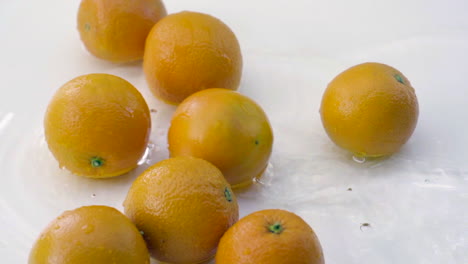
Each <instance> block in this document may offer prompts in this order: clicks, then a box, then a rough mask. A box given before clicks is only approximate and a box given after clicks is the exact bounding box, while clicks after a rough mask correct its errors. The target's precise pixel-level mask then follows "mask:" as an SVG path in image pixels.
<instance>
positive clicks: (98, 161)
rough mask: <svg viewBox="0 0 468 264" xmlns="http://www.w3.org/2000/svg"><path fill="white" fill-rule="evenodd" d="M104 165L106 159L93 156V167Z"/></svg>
mask: <svg viewBox="0 0 468 264" xmlns="http://www.w3.org/2000/svg"><path fill="white" fill-rule="evenodd" d="M102 165H104V160H103V159H102V158H100V157H92V158H91V166H93V168H99V167H101V166H102Z"/></svg>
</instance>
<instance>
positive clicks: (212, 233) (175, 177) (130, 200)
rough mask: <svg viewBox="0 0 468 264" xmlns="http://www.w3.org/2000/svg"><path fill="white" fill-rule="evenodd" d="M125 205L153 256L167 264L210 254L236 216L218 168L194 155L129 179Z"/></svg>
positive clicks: (232, 197) (233, 201)
mask: <svg viewBox="0 0 468 264" xmlns="http://www.w3.org/2000/svg"><path fill="white" fill-rule="evenodd" d="M124 207H125V214H126V215H127V216H128V217H129V218H130V219H131V220H132V221H133V223H135V225H136V226H137V227H138V229H140V230H142V231H143V232H144V238H145V240H146V242H147V245H148V247H149V250H150V253H151V254H152V256H153V257H155V258H156V259H158V260H160V261H164V262H168V263H181V264H182V263H184V264H187V263H200V262H203V261H206V260H208V259H210V258H211V257H213V255H214V254H215V251H216V247H217V245H218V242H219V239H220V238H221V236H222V235H223V234H224V232H225V231H226V230H227V229H228V228H229V227H230V226H231V225H233V224H234V223H235V222H236V221H237V219H238V217H239V209H238V205H237V200H236V197H235V195H234V193H233V192H232V190H231V187H230V185H229V183H228V182H227V181H226V180H225V179H224V177H223V175H222V174H221V172H220V171H219V170H218V169H217V168H216V167H215V166H213V165H212V164H210V163H209V162H207V161H205V160H202V159H197V158H193V157H177V158H170V159H167V160H163V161H161V162H159V163H156V164H155V165H153V166H151V167H150V168H148V169H147V170H146V171H144V172H143V173H142V174H141V175H140V176H139V177H138V178H137V179H136V180H135V182H134V183H133V185H132V187H131V188H130V190H129V192H128V194H127V198H126V199H125V202H124Z"/></svg>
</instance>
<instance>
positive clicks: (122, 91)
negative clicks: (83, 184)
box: [44, 74, 151, 178]
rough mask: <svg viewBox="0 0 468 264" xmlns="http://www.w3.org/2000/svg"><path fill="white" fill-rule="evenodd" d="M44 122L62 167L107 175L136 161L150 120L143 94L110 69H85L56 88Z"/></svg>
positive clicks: (125, 169)
mask: <svg viewBox="0 0 468 264" xmlns="http://www.w3.org/2000/svg"><path fill="white" fill-rule="evenodd" d="M44 128H45V137H46V141H47V144H48V146H49V149H50V151H51V152H52V154H53V155H54V157H55V158H56V159H57V161H58V162H59V165H60V166H61V167H65V168H66V169H68V170H70V171H71V172H73V173H75V174H77V175H81V176H86V177H91V178H105V177H112V176H117V175H120V174H123V173H126V172H128V171H130V170H131V169H133V168H135V167H136V166H137V163H138V160H139V159H140V158H141V156H142V155H143V153H144V152H145V150H146V146H147V142H148V137H149V133H150V128H151V120H150V113H149V109H148V106H147V104H146V102H145V100H144V99H143V97H142V96H141V94H140V93H139V92H138V90H137V89H136V88H135V87H133V85H131V84H130V83H129V82H127V81H125V80H124V79H122V78H119V77H117V76H114V75H110V74H88V75H83V76H80V77H77V78H75V79H73V80H71V81H69V82H68V83H66V84H65V85H63V86H62V87H61V88H60V89H59V90H58V91H57V92H56V93H55V95H54V97H53V98H52V100H51V102H50V103H49V106H48V108H47V112H46V115H45V120H44Z"/></svg>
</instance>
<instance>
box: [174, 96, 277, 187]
mask: <svg viewBox="0 0 468 264" xmlns="http://www.w3.org/2000/svg"><path fill="white" fill-rule="evenodd" d="M168 144H169V152H170V155H171V157H176V156H194V157H198V158H202V159H205V160H207V161H209V162H211V163H212V164H214V165H215V166H217V167H218V168H219V169H220V170H221V171H222V172H223V175H224V177H226V179H227V181H228V182H229V183H230V184H231V185H233V187H234V188H236V187H240V186H244V185H248V184H250V183H252V179H253V178H255V177H260V176H261V174H262V172H263V171H264V170H265V168H266V166H267V164H268V160H269V157H270V154H271V151H272V145H273V132H272V129H271V126H270V123H269V121H268V118H267V116H266V114H265V112H264V111H263V110H262V108H261V107H260V106H259V105H258V104H256V103H255V102H254V101H253V100H251V99H250V98H248V97H246V96H244V95H242V94H240V93H238V92H235V91H230V90H226V89H207V90H203V91H200V92H197V93H195V94H193V95H191V96H190V97H188V98H187V99H185V100H184V101H183V102H182V103H181V104H180V105H179V107H178V108H177V110H176V111H175V113H174V116H173V118H172V121H171V125H170V128H169V132H168Z"/></svg>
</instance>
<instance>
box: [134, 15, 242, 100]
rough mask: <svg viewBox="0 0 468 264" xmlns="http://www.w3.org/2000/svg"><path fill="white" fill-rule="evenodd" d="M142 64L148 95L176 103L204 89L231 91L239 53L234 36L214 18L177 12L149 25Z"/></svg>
mask: <svg viewBox="0 0 468 264" xmlns="http://www.w3.org/2000/svg"><path fill="white" fill-rule="evenodd" d="M143 68H144V71H145V74H146V79H147V81H148V84H149V87H150V88H151V90H152V92H153V94H154V95H156V96H157V97H159V98H160V99H162V100H164V101H166V102H169V103H172V104H178V103H180V102H181V101H182V100H183V99H185V98H186V97H187V96H189V95H191V94H193V93H195V92H197V91H200V90H203V89H206V88H214V87H220V88H226V89H231V90H237V88H238V86H239V82H240V78H241V73H242V56H241V51H240V47H239V43H238V41H237V38H236V36H235V35H234V33H233V32H232V31H231V30H230V29H229V27H228V26H226V25H225V24H224V23H223V22H221V21H220V20H219V19H217V18H214V17H212V16H210V15H206V14H201V13H195V12H181V13H177V14H171V15H169V16H167V17H165V18H163V19H161V21H159V22H158V23H157V24H156V25H155V26H154V27H153V29H152V30H151V32H150V33H149V35H148V39H147V40H146V48H145V55H144V59H143Z"/></svg>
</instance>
